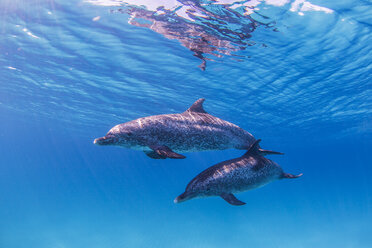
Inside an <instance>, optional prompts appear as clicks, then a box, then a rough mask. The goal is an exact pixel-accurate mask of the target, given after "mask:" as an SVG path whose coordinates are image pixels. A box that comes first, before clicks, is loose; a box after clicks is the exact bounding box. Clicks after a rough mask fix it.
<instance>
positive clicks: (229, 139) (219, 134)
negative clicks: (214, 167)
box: [94, 99, 281, 159]
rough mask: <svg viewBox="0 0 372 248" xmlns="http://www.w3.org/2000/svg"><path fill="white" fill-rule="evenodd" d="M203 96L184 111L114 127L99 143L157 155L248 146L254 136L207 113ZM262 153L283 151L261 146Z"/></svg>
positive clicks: (144, 118)
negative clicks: (270, 149)
mask: <svg viewBox="0 0 372 248" xmlns="http://www.w3.org/2000/svg"><path fill="white" fill-rule="evenodd" d="M203 102H204V99H199V100H197V101H196V102H195V103H194V104H193V105H192V106H191V107H190V108H189V109H187V110H186V111H185V112H183V113H181V114H165V115H154V116H148V117H143V118H139V119H137V120H133V121H129V122H126V123H123V124H119V125H117V126H115V127H113V128H112V129H111V130H110V131H109V132H108V133H107V134H106V136H104V137H101V138H97V139H95V140H94V143H95V144H97V145H116V146H123V147H127V148H132V149H136V150H142V151H144V152H145V153H146V155H147V156H149V157H150V158H154V159H165V158H176V159H177V158H178V159H179V158H185V156H183V155H181V154H179V152H194V151H207V150H224V149H231V148H234V149H240V150H247V149H249V148H250V146H251V145H252V144H253V143H254V142H255V138H254V137H253V136H252V135H251V134H250V133H248V132H247V131H245V130H243V129H241V128H240V127H238V126H236V125H234V124H232V123H230V122H227V121H224V120H221V119H219V118H217V117H215V116H213V115H210V114H208V113H207V112H206V111H205V110H204V109H203ZM259 152H260V153H261V154H281V153H279V152H273V151H269V150H263V149H261V148H260V149H259Z"/></svg>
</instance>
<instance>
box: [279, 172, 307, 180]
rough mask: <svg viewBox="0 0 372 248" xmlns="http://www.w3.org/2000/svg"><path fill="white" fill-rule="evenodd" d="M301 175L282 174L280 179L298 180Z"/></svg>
mask: <svg viewBox="0 0 372 248" xmlns="http://www.w3.org/2000/svg"><path fill="white" fill-rule="evenodd" d="M302 175H303V174H302V173H301V174H298V175H293V174H289V173H283V174H282V178H289V179H293V178H298V177H300V176H302Z"/></svg>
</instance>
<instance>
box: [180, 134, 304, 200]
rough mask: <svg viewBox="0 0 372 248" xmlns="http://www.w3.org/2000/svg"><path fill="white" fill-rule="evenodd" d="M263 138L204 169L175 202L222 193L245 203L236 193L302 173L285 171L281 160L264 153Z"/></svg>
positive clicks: (229, 198)
mask: <svg viewBox="0 0 372 248" xmlns="http://www.w3.org/2000/svg"><path fill="white" fill-rule="evenodd" d="M259 142H260V140H256V141H255V142H254V143H253V144H252V146H251V148H250V149H248V151H247V152H246V153H245V154H244V155H243V156H241V157H239V158H235V159H231V160H227V161H224V162H221V163H218V164H216V165H214V166H212V167H209V168H208V169H206V170H204V171H203V172H201V173H200V174H199V175H197V176H196V177H195V178H194V179H192V180H191V182H190V183H189V184H188V185H187V187H186V190H185V192H184V193H183V194H181V195H180V196H178V197H177V198H176V199H175V200H174V202H175V203H179V202H183V201H187V200H190V199H193V198H201V197H208V196H220V197H222V198H223V199H224V200H225V201H227V202H228V203H230V204H232V205H244V204H245V203H244V202H242V201H240V200H238V199H237V198H236V197H235V196H234V195H233V193H239V192H243V191H246V190H250V189H255V188H258V187H261V186H263V185H265V184H267V183H269V182H272V181H275V180H278V179H283V178H297V177H300V176H302V174H299V175H292V174H288V173H284V172H283V170H282V168H281V167H280V166H279V165H278V164H276V163H275V162H273V161H271V160H270V159H267V158H265V157H263V156H261V155H260V151H259V145H258V143H259Z"/></svg>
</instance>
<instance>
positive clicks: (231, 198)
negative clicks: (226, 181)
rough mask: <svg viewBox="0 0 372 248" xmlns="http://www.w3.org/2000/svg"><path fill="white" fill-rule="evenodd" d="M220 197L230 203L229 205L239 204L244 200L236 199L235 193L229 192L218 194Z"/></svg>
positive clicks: (242, 203)
mask: <svg viewBox="0 0 372 248" xmlns="http://www.w3.org/2000/svg"><path fill="white" fill-rule="evenodd" d="M220 196H221V198H222V199H224V200H225V201H227V202H228V203H230V204H231V205H234V206H241V205H244V204H245V202H242V201H240V200H238V199H237V198H236V197H235V195H233V194H231V193H229V194H221V195H220Z"/></svg>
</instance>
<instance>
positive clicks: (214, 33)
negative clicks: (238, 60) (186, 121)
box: [121, 5, 259, 70]
mask: <svg viewBox="0 0 372 248" xmlns="http://www.w3.org/2000/svg"><path fill="white" fill-rule="evenodd" d="M193 8H194V9H195V8H198V10H200V9H202V8H201V7H197V6H194V5H193ZM121 11H122V10H121ZM200 11H203V12H206V10H205V9H202V10H200ZM125 12H126V13H129V14H130V16H131V18H130V19H129V24H131V25H134V26H138V27H145V28H149V29H151V30H153V31H155V32H157V33H160V34H162V35H164V37H166V38H167V39H176V40H178V41H179V42H180V43H181V44H182V45H183V46H184V47H186V48H188V49H189V50H190V51H192V52H194V56H195V57H197V58H199V59H201V60H202V63H201V64H200V65H199V67H200V68H201V69H202V70H205V68H206V60H210V59H208V58H206V57H205V56H204V54H211V55H213V56H216V57H222V55H232V52H235V51H239V50H243V49H245V47H246V46H249V45H251V44H250V43H247V42H246V41H244V40H246V39H248V38H250V37H251V35H250V33H252V32H253V31H254V30H255V29H256V27H257V26H258V25H259V24H258V22H256V21H254V20H253V19H252V18H250V17H249V16H244V18H245V19H248V20H249V23H248V24H245V25H244V26H243V27H242V28H241V30H240V31H239V32H238V31H233V30H230V29H228V28H226V27H225V26H222V25H221V24H222V23H224V22H227V21H226V20H220V19H221V17H219V16H215V15H214V14H213V13H211V12H207V14H208V18H206V20H204V21H203V25H202V24H200V23H197V22H191V21H186V20H184V19H183V18H179V17H178V18H177V17H176V16H172V17H173V18H172V20H170V18H169V16H167V15H156V14H155V12H153V11H149V10H146V9H143V8H139V7H133V6H131V7H129V8H128V9H126V10H125ZM188 15H189V16H192V11H190V12H189V13H188ZM197 17H198V18H203V17H201V16H197ZM242 17H243V16H242ZM211 18H214V19H215V20H218V21H219V22H221V23H220V24H215V23H213V22H212V21H211ZM219 18H220V19H219ZM226 18H227V17H225V19H226Z"/></svg>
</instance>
